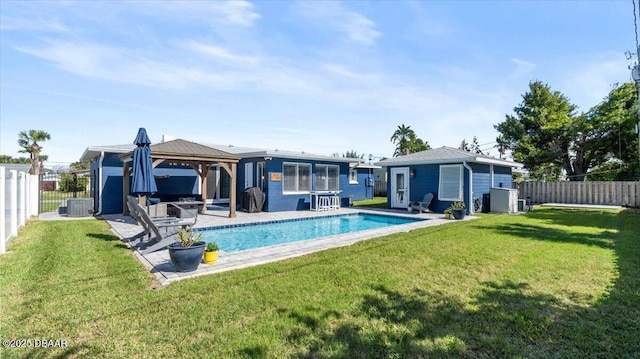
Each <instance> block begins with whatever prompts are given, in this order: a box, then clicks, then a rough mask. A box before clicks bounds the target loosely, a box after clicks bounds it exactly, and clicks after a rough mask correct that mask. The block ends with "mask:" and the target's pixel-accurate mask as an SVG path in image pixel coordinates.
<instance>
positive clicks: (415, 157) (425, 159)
mask: <svg viewBox="0 0 640 359" xmlns="http://www.w3.org/2000/svg"><path fill="white" fill-rule="evenodd" d="M465 161H466V162H477V163H488V164H498V165H503V166H509V167H522V164H521V163H518V162H513V161H507V160H501V159H498V158H495V157H491V156H485V155H479V154H476V153H472V152H467V151H463V150H460V149H457V148H452V147H446V146H444V147H440V148H434V149H430V150H426V151H420V152H416V153H411V154H408V155H404V156H399V157H395V158H388V159H386V160H382V161H380V162H377V163H376V164H377V165H381V166H395V165H410V164H433V163H460V162H465Z"/></svg>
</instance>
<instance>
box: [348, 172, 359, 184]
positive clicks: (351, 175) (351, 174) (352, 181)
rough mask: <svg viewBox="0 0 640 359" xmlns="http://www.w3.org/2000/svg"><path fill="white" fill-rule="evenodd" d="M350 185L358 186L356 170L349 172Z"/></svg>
mask: <svg viewBox="0 0 640 359" xmlns="http://www.w3.org/2000/svg"><path fill="white" fill-rule="evenodd" d="M349 183H350V184H358V170H357V169H355V168H352V169H350V170H349Z"/></svg>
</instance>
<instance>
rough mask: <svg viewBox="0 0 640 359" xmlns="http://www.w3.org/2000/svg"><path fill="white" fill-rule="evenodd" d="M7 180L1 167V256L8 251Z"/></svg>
mask: <svg viewBox="0 0 640 359" xmlns="http://www.w3.org/2000/svg"><path fill="white" fill-rule="evenodd" d="M6 183H7V179H6V170H5V168H4V167H0V213H2V222H0V235H1V236H2V237H0V254H2V253H4V252H6V251H7V239H8V236H7V232H6V231H7V229H6V223H7V208H6V201H7V198H6V196H7V186H6Z"/></svg>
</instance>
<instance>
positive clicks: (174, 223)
mask: <svg viewBox="0 0 640 359" xmlns="http://www.w3.org/2000/svg"><path fill="white" fill-rule="evenodd" d="M127 205H128V206H130V207H129V209H130V213H131V214H132V215H133V216H134V218H136V219H137V220H138V221H139V223H140V224H141V225H142V227H143V228H144V231H143V233H142V235H144V234H148V235H149V237H152V236H153V239H151V240H150V241H148V242H142V241H140V242H139V243H138V244H137V247H138V249H142V250H143V251H142V253H151V252H155V251H157V250H160V249H162V248H164V247H166V246H167V245H169V244H171V243H173V241H174V236H175V235H176V234H177V233H178V230H179V229H180V228H187V227H188V228H190V227H193V225H194V224H196V221H197V220H198V219H197V216H195V215H193V214H192V213H191V212H189V211H185V212H187V213H186V214H185V216H187V215H189V216H192V217H189V218H187V217H185V218H176V217H163V218H156V219H153V218H152V217H151V216H150V215H149V213H147V211H146V210H145V209H144V208H142V207H141V206H140V205H139V204H137V203H135V202H134V203H131V202H127ZM177 207H179V206H177ZM162 229H164V231H162Z"/></svg>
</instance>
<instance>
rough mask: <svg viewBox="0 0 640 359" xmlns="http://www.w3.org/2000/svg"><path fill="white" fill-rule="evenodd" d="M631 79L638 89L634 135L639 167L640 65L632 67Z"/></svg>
mask: <svg viewBox="0 0 640 359" xmlns="http://www.w3.org/2000/svg"><path fill="white" fill-rule="evenodd" d="M631 77H632V78H633V81H635V83H636V87H637V88H638V124H637V125H636V133H637V134H638V166H640V64H636V65H635V66H633V69H632V70H631Z"/></svg>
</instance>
